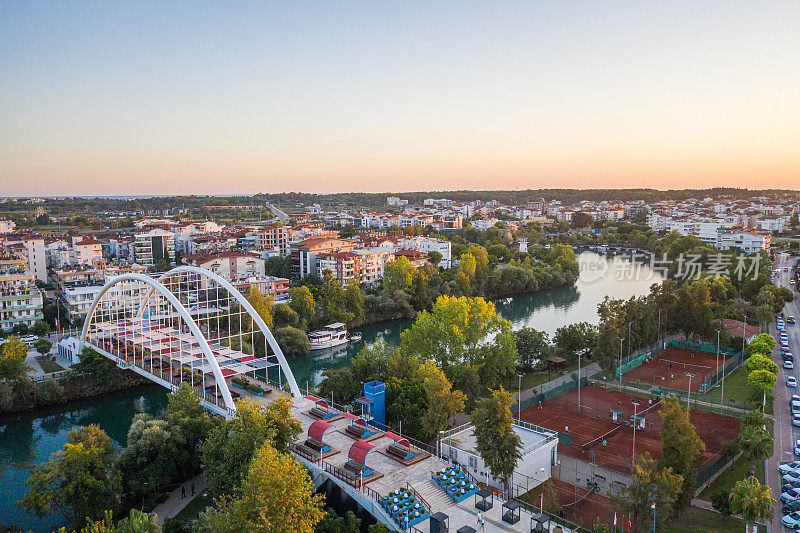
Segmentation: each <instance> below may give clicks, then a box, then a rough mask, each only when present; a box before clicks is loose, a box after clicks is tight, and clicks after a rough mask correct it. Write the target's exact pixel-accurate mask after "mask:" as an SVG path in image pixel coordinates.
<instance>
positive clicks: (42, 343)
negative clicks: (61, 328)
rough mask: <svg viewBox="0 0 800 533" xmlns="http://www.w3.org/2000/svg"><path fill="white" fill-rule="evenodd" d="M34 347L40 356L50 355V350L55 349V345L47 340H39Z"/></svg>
mask: <svg viewBox="0 0 800 533" xmlns="http://www.w3.org/2000/svg"><path fill="white" fill-rule="evenodd" d="M33 347H34V348H36V351H37V352H39V353H40V354H42V355H46V354H48V353H50V350H51V349H52V348H53V343H52V342H50V341H49V340H47V339H39V340H38V341H36V344H34V345H33Z"/></svg>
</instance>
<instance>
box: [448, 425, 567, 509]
mask: <svg viewBox="0 0 800 533" xmlns="http://www.w3.org/2000/svg"><path fill="white" fill-rule="evenodd" d="M513 428H514V432H515V433H516V434H517V435H519V437H520V439H521V440H522V458H521V459H520V460H519V462H518V463H517V467H516V468H515V469H514V473H513V475H512V477H511V483H510V485H511V491H512V493H513V494H524V493H525V492H528V491H529V490H531V489H533V488H534V487H536V486H538V485H539V484H541V483H544V482H545V481H547V480H548V479H549V478H550V476H551V474H552V467H553V465H555V464H556V447H557V446H558V433H556V432H555V431H550V430H549V429H545V428H543V427H540V426H536V425H533V424H529V423H527V422H523V421H519V420H515V421H514V425H513ZM473 430H474V426H472V424H465V425H463V426H460V427H457V428H454V429H451V430H449V431H445V432H443V433H442V434H441V437H440V446H441V451H442V453H443V454H444V455H448V456H449V457H450V459H451V460H453V461H454V462H457V463H458V464H460V465H462V466H463V467H464V468H466V470H467V471H468V472H469V473H470V474H472V476H473V477H475V479H477V480H479V481H481V482H484V483H487V482H488V484H489V485H491V486H494V487H498V488H502V486H503V484H502V482H501V481H500V480H499V479H495V478H494V477H492V475H491V473H490V472H489V469H488V468H487V467H486V463H485V462H484V461H483V458H482V457H481V456H480V454H479V453H478V450H477V444H476V440H475V434H474V433H473Z"/></svg>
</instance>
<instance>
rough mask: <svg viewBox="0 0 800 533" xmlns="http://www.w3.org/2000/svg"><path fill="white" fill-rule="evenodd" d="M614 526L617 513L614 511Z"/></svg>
mask: <svg viewBox="0 0 800 533" xmlns="http://www.w3.org/2000/svg"><path fill="white" fill-rule="evenodd" d="M614 525H615V526H616V525H617V512H616V511H614Z"/></svg>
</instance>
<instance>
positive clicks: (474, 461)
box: [469, 455, 478, 470]
mask: <svg viewBox="0 0 800 533" xmlns="http://www.w3.org/2000/svg"><path fill="white" fill-rule="evenodd" d="M469 467H470V468H472V469H473V470H477V469H478V458H477V457H475V456H474V455H470V456H469Z"/></svg>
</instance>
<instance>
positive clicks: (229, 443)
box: [200, 399, 277, 493]
mask: <svg viewBox="0 0 800 533" xmlns="http://www.w3.org/2000/svg"><path fill="white" fill-rule="evenodd" d="M267 420H268V418H267V412H266V409H265V408H264V406H263V405H262V404H260V403H256V402H253V401H250V400H248V399H244V400H241V401H239V402H238V403H237V405H236V411H235V412H234V415H233V418H231V419H230V420H226V421H224V422H223V423H222V424H220V425H218V426H217V427H215V428H214V429H212V430H211V431H210V432H209V434H208V437H207V438H206V440H204V441H203V443H202V444H201V446H200V449H201V452H202V457H203V464H204V473H205V475H206V478H207V479H208V483H209V485H210V486H211V488H212V490H214V491H216V492H219V493H231V492H232V491H234V490H235V489H236V488H237V487H239V486H240V485H241V482H242V480H243V479H244V477H245V475H246V474H247V469H248V467H249V465H250V462H251V461H252V459H253V455H254V454H255V452H256V450H258V449H259V448H260V447H261V446H263V445H264V444H265V443H269V442H272V440H273V439H274V438H275V435H276V433H277V430H276V429H275V428H273V427H271V426H270V425H269V424H268V422H267Z"/></svg>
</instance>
